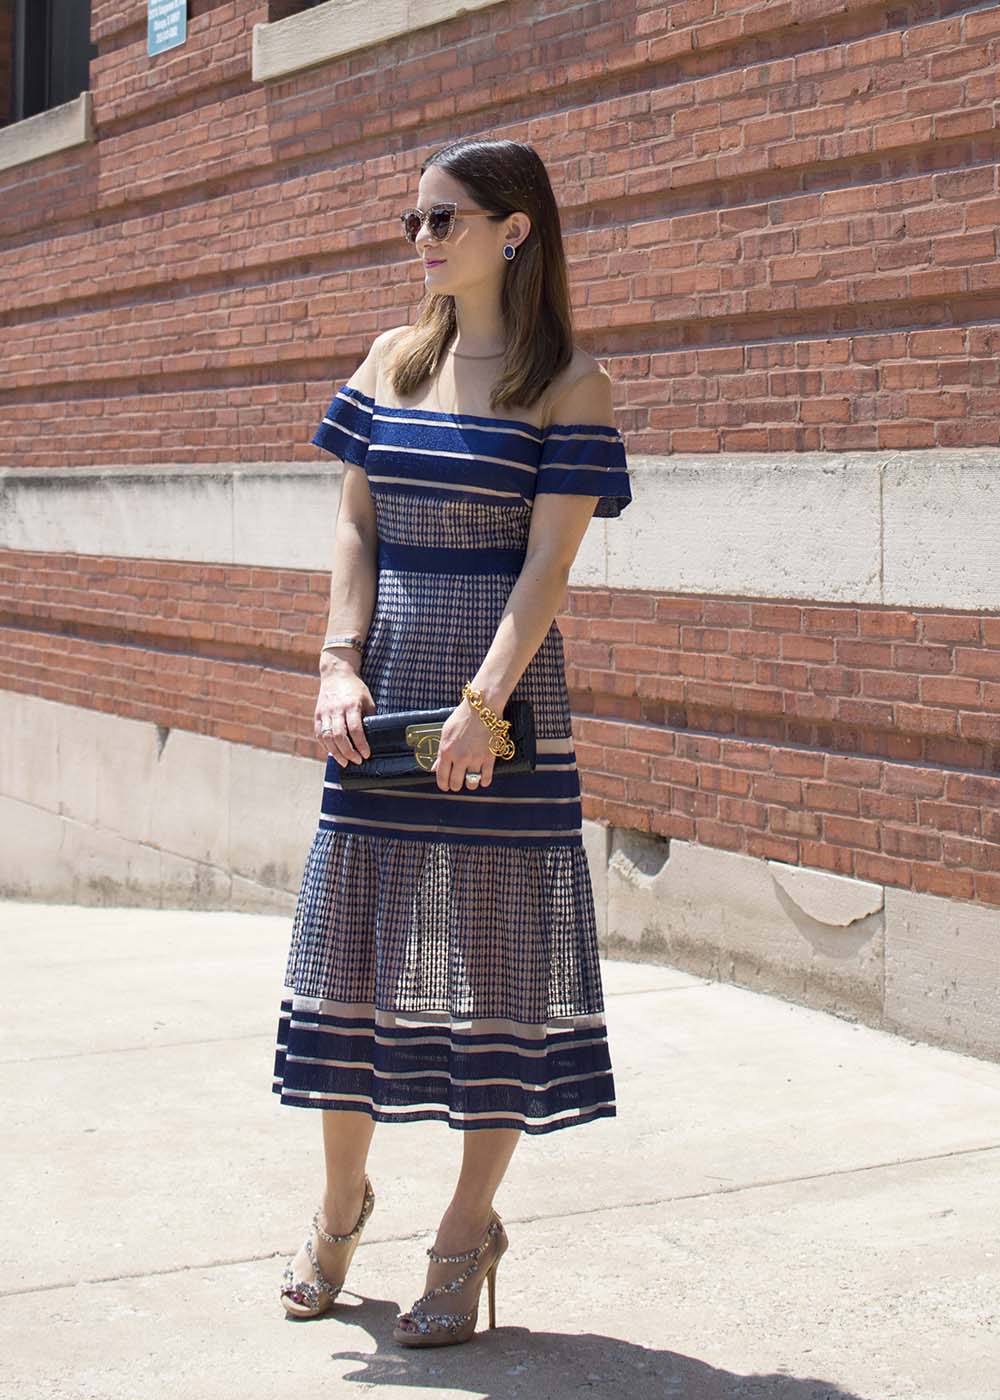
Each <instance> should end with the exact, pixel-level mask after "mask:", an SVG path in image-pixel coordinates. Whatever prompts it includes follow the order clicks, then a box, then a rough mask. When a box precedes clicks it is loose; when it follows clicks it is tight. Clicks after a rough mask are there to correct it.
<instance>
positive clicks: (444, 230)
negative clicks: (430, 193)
mask: <svg viewBox="0 0 1000 1400" xmlns="http://www.w3.org/2000/svg"><path fill="white" fill-rule="evenodd" d="M454 217H455V216H454V214H453V212H452V211H451V210H450V209H432V210H431V212H430V214H429V215H428V227H429V228H430V231H431V237H432V238H438V239H441V238H447V237H448V234H449V233H450V232H451V225H452V220H453V219H454Z"/></svg>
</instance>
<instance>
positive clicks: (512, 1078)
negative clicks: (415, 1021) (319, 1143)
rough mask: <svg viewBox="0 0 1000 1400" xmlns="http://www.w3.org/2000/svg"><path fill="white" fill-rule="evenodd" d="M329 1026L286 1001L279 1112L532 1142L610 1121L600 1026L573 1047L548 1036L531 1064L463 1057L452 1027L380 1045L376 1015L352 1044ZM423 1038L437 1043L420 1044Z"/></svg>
mask: <svg viewBox="0 0 1000 1400" xmlns="http://www.w3.org/2000/svg"><path fill="white" fill-rule="evenodd" d="M330 1019H331V1018H329V1017H327V1018H324V1017H322V1016H320V1015H319V1014H318V1013H316V1012H314V1011H312V1010H311V1009H304V1008H302V1007H294V1009H293V1005H292V1000H291V998H286V999H285V1000H283V1001H282V1004H281V1012H280V1016H279V1024H278V1036H277V1042H278V1043H277V1046H276V1050H275V1056H274V1078H273V1083H272V1089H273V1091H274V1092H275V1093H277V1094H280V1096H281V1099H282V1102H285V1103H292V1104H302V1105H306V1106H309V1105H312V1106H321V1107H329V1106H332V1105H335V1104H339V1105H340V1106H341V1107H344V1108H354V1109H362V1110H365V1111H368V1112H370V1113H371V1115H372V1116H373V1117H374V1118H375V1119H377V1120H379V1121H393V1122H400V1121H404V1122H405V1121H417V1120H419V1119H422V1118H437V1119H443V1120H445V1121H448V1122H451V1123H453V1124H454V1125H455V1126H462V1127H473V1128H474V1127H476V1126H479V1127H516V1128H520V1129H521V1130H522V1131H525V1132H536V1133H543V1132H552V1131H554V1130H556V1129H558V1128H562V1127H567V1126H570V1125H571V1124H573V1123H580V1122H585V1121H587V1120H589V1119H590V1118H594V1117H614V1116H615V1114H616V1108H615V1085H614V1077H613V1074H612V1071H611V1059H610V1053H609V1048H608V1042H607V1030H606V1027H605V1025H604V1023H603V1018H602V1019H601V1021H600V1023H599V1024H597V1025H594V1026H591V1027H589V1028H585V1027H581V1028H579V1030H578V1031H571V1032H570V1033H569V1034H570V1037H571V1038H570V1039H569V1040H567V1033H566V1032H564V1031H557V1032H554V1033H551V1034H547V1035H546V1036H545V1038H544V1039H539V1040H537V1041H535V1042H533V1043H532V1049H534V1050H535V1051H536V1052H537V1051H538V1050H541V1051H542V1052H543V1053H542V1054H537V1053H535V1054H532V1055H528V1054H519V1053H518V1052H517V1049H516V1048H515V1047H514V1046H512V1047H511V1048H510V1049H504V1050H501V1051H499V1052H495V1051H492V1050H479V1051H472V1050H466V1051H463V1050H462V1048H461V1047H462V1041H463V1037H462V1035H461V1033H460V1032H458V1031H453V1030H452V1029H451V1028H450V1027H449V1026H448V1025H441V1024H427V1025H424V1026H413V1027H412V1028H399V1029H401V1030H402V1034H399V1035H397V1036H393V1038H392V1039H386V1038H385V1027H382V1026H378V1027H377V1028H376V1025H375V1019H374V1014H372V1015H370V1016H369V1017H367V1018H354V1017H352V1018H349V1022H348V1023H349V1024H350V1025H354V1026H356V1027H357V1028H358V1032H357V1034H351V1033H350V1032H349V1031H348V1033H346V1034H344V1033H336V1032H333V1031H332V1030H330V1029H326V1030H324V1028H323V1022H324V1020H326V1021H328V1022H329V1020H330ZM332 1019H337V1018H332ZM376 1030H377V1033H378V1035H379V1037H381V1039H379V1040H376V1039H375V1038H374V1036H375V1033H376ZM428 1034H431V1035H434V1036H435V1037H436V1039H435V1040H434V1041H431V1042H428V1041H427V1040H426V1039H423V1037H426V1036H427V1035H428ZM584 1037H585V1039H584ZM499 1039H500V1037H498V1036H496V1035H494V1036H486V1037H485V1040H486V1041H492V1042H497V1041H498V1040H499ZM418 1042H420V1043H418ZM331 1062H333V1063H331ZM414 1071H416V1072H414Z"/></svg>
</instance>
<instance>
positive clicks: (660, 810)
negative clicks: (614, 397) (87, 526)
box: [0, 551, 1000, 904]
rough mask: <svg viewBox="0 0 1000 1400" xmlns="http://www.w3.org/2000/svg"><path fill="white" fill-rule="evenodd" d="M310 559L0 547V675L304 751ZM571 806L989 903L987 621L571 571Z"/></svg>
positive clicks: (992, 893) (994, 755)
mask: <svg viewBox="0 0 1000 1400" xmlns="http://www.w3.org/2000/svg"><path fill="white" fill-rule="evenodd" d="M328 592H329V576H328V575H326V574H323V573H315V572H311V571H305V570H295V569H265V568H247V567H237V566H230V565H221V564H220V565H204V564H197V563H169V562H165V561H162V560H132V559H107V558H95V557H92V556H87V555H52V554H28V553H14V552H12V551H8V552H7V553H6V557H3V554H2V552H0V623H2V624H3V629H4V630H3V634H2V636H3V644H2V648H0V686H2V687H3V688H5V689H8V690H23V691H28V692H30V693H31V694H34V695H40V696H42V697H44V698H48V699H52V700H59V701H61V702H62V703H69V704H79V705H86V706H92V707H95V708H97V709H100V710H107V711H111V712H113V713H115V714H122V715H128V716H130V717H131V718H134V719H143V720H147V721H150V722H155V723H157V724H162V725H169V726H174V725H177V726H180V727H181V728H185V729H194V730H197V731H198V732H200V733H205V734H213V735H215V736H217V737H219V738H224V739H231V740H234V741H236V742H238V743H247V744H255V745H259V746H261V747H264V748H272V749H275V750H279V751H281V752H285V753H295V754H299V755H303V756H305V757H318V756H320V753H321V751H320V750H319V748H318V746H317V744H316V741H315V739H314V738H313V735H312V707H313V704H314V701H315V695H316V655H317V651H318V648H319V644H320V642H321V641H322V636H323V628H324V625H325V622H326V614H327V604H328ZM559 624H560V628H561V630H562V632H563V635H564V637H565V639H566V656H567V679H568V681H569V685H570V694H571V701H572V704H573V710H574V716H575V719H574V733H575V736H576V739H577V755H578V759H579V762H580V766H581V770H582V773H583V789H584V810H585V815H586V816H587V817H589V818H593V819H595V820H598V821H604V822H607V823H608V824H610V825H614V826H621V827H628V828H633V829H639V830H642V831H651V832H655V833H657V834H658V835H663V836H678V837H682V838H684V839H685V840H689V841H699V842H701V843H703V844H706V845H710V846H717V847H722V848H724V849H727V850H736V851H744V852H746V853H747V854H748V855H756V856H766V857H768V858H769V859H773V860H781V861H788V862H791V863H801V864H803V865H811V866H817V867H820V868H822V869H828V870H834V871H836V872H838V873H840V874H845V875H855V876H858V877H859V878H861V879H866V880H875V881H878V882H880V883H884V884H887V885H896V886H901V887H903V888H910V889H915V890H926V891H930V892H932V893H934V894H944V895H953V896H956V897H960V898H965V899H977V900H980V901H982V902H985V903H990V904H1000V718H998V716H1000V617H998V618H986V619H978V618H975V617H972V616H970V615H969V614H967V613H948V612H942V611H940V610H933V611H932V610H916V611H904V610H900V609H895V608H877V607H851V606H836V607H833V606H827V607H822V608H813V607H809V606H806V605H795V604H777V603H770V602H765V601H752V600H727V599H719V598H696V597H685V596H679V595H672V596H670V595H663V594H654V593H646V592H643V593H628V592H616V593H614V594H609V593H607V592H604V591H600V590H593V589H581V588H574V589H570V590H569V593H568V597H567V608H566V611H565V612H564V613H563V614H562V615H561V616H560V618H559Z"/></svg>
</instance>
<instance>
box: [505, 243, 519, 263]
mask: <svg viewBox="0 0 1000 1400" xmlns="http://www.w3.org/2000/svg"><path fill="white" fill-rule="evenodd" d="M516 252H517V249H516V248H515V247H514V245H513V243H505V244H504V245H503V255H504V257H505V258H506V259H507V261H508V262H513V260H514V254H515V253H516Z"/></svg>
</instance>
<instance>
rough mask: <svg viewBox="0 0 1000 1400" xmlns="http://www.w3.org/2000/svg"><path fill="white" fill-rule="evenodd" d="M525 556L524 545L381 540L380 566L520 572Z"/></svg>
mask: <svg viewBox="0 0 1000 1400" xmlns="http://www.w3.org/2000/svg"><path fill="white" fill-rule="evenodd" d="M524 560H525V551H524V550H522V549H457V548H450V547H447V546H442V545H434V546H433V547H430V548H425V547H422V546H420V545H410V544H395V543H390V542H389V541H387V540H381V541H380V542H379V549H378V562H379V568H381V569H400V570H411V571H413V572H418V573H430V574H519V573H520V572H521V568H522V565H523V564H524Z"/></svg>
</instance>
